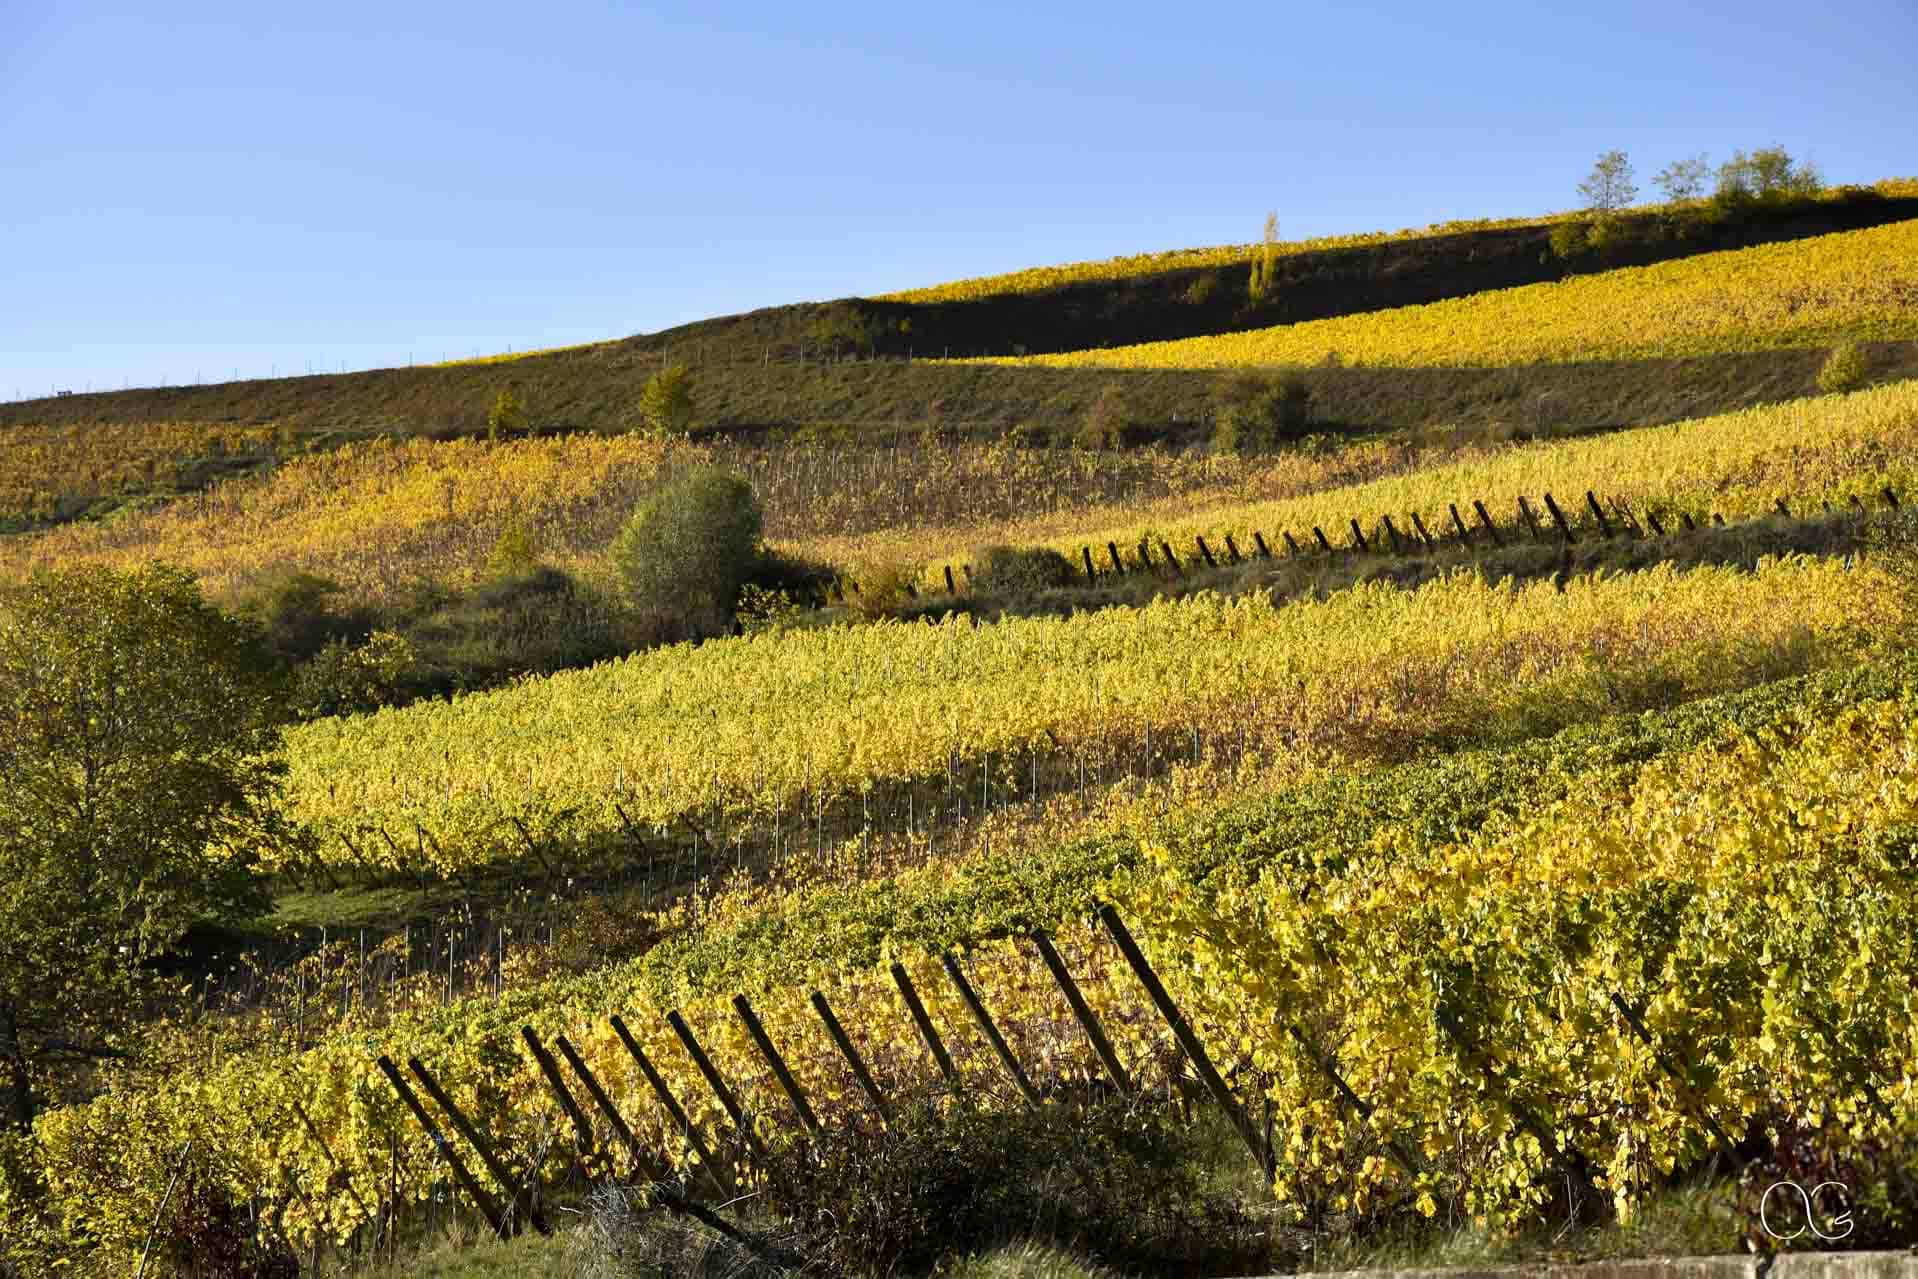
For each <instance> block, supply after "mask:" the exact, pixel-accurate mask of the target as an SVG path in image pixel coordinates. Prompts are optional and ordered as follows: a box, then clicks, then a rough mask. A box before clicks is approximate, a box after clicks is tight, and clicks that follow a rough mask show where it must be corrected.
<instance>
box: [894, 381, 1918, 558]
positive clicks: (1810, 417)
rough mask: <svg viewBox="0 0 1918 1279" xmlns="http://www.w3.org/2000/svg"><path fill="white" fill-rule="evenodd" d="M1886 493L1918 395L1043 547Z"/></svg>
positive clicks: (1840, 400) (1717, 423) (1466, 464)
mask: <svg viewBox="0 0 1918 1279" xmlns="http://www.w3.org/2000/svg"><path fill="white" fill-rule="evenodd" d="M1887 484H1890V485H1892V486H1893V487H1894V488H1896V489H1897V490H1898V491H1900V492H1905V491H1908V490H1911V489H1913V488H1914V487H1918V382H1913V381H1906V382H1895V383H1892V384H1890V385H1888V386H1882V387H1876V388H1873V389H1871V390H1868V391H1858V392H1854V393H1852V394H1850V395H1837V396H1818V397H1815V398H1811V399H1803V400H1792V401H1789V402H1787V403H1784V404H1771V405H1764V406H1761V407H1759V408H1754V409H1746V410H1743V411H1741V412H1737V413H1725V414H1720V415H1718V416H1715V417H1708V418H1699V419H1696V420H1694V421H1689V422H1674V423H1672V424H1670V425H1668V426H1648V427H1639V428H1638V429H1636V430H1631V431H1618V432H1614V433H1612V434H1608V435H1599V436H1587V437H1583V438H1580V439H1573V440H1562V441H1556V442H1551V443H1538V444H1526V445H1520V446H1516V447H1512V448H1508V449H1504V450H1501V451H1499V452H1495V453H1489V454H1482V455H1479V456H1476V457H1471V458H1467V459H1465V460H1462V461H1456V462H1447V463H1445V464H1443V465H1439V466H1435V467H1430V468H1426V469H1420V470H1412V471H1407V472H1405V473H1402V474H1396V475H1387V476H1383V477H1381V478H1379V479H1376V480H1371V481H1368V482H1365V483H1361V484H1353V485H1349V486H1346V487H1342V488H1327V489H1322V490H1319V491H1317V492H1313V493H1307V494H1304V495H1302V496H1299V497H1289V498H1282V499H1279V500H1277V501H1271V502H1257V503H1249V504H1232V505H1219V506H1212V507H1203V508H1199V509H1192V508H1191V506H1190V505H1187V506H1186V507H1184V508H1183V509H1175V508H1174V507H1173V506H1172V505H1171V504H1159V505H1158V506H1156V507H1154V508H1153V509H1151V510H1149V511H1141V512H1139V513H1138V515H1136V516H1134V515H1132V513H1130V512H1127V511H1125V510H1123V509H1114V510H1112V511H1111V512H1110V514H1111V516H1112V517H1113V519H1112V520H1111V522H1109V523H1104V524H1100V525H1093V524H1091V523H1087V524H1085V525H1083V526H1082V527H1081V530H1080V531H1078V532H1075V533H1073V534H1069V535H1066V536H1060V535H1058V533H1057V531H1056V527H1055V528H1054V529H1053V530H1049V532H1050V533H1051V535H1050V536H1048V537H1045V538H1044V539H1042V540H1044V541H1046V542H1048V543H1049V544H1051V545H1053V546H1055V547H1057V548H1058V549H1059V550H1061V551H1064V552H1067V553H1068V554H1069V555H1071V556H1075V557H1076V556H1077V555H1078V553H1079V548H1080V547H1082V546H1091V547H1102V546H1104V545H1105V543H1107V542H1108V541H1110V542H1116V543H1117V544H1118V545H1119V546H1121V547H1131V546H1133V545H1135V544H1136V543H1137V542H1138V540H1139V539H1140V538H1141V537H1143V536H1146V535H1148V534H1150V535H1151V536H1152V537H1154V538H1166V539H1168V540H1172V541H1175V542H1179V543H1182V544H1186V545H1189V544H1190V543H1191V541H1192V539H1193V538H1195V537H1197V536H1202V535H1203V536H1206V537H1210V538H1212V539H1213V540H1214V541H1215V542H1216V541H1217V540H1218V539H1219V538H1220V537H1221V536H1222V535H1223V534H1225V533H1228V532H1229V533H1234V534H1236V535H1237V536H1238V537H1239V538H1240V539H1242V540H1244V541H1246V542H1247V543H1249V542H1250V540H1251V534H1252V532H1253V530H1260V531H1262V532H1263V533H1264V534H1265V536H1266V537H1267V538H1268V539H1270V540H1272V541H1274V542H1276V541H1277V540H1278V537H1279V534H1280V533H1281V532H1282V531H1284V530H1288V529H1289V530H1290V531H1291V532H1292V533H1293V534H1295V535H1296V536H1299V537H1301V538H1305V537H1308V536H1309V534H1310V532H1311V530H1312V528H1313V527H1314V526H1315V525H1316V526H1318V527H1321V528H1323V529H1325V530H1326V531H1327V533H1329V534H1334V535H1336V534H1337V532H1338V531H1339V530H1342V529H1344V528H1345V527H1346V525H1347V521H1349V520H1352V519H1357V520H1359V521H1360V523H1361V525H1362V526H1365V527H1368V528H1369V527H1371V526H1372V525H1373V524H1374V523H1375V522H1376V521H1377V520H1378V519H1379V517H1380V516H1384V515H1390V516H1392V517H1393V518H1394V519H1395V520H1398V521H1400V522H1401V523H1402V524H1403V525H1404V526H1405V527H1406V528H1408V529H1409V528H1410V523H1409V517H1410V515H1411V513H1412V512H1415V511H1416V512H1418V514H1419V515H1420V517H1421V518H1422V519H1423V520H1424V521H1425V523H1426V524H1427V525H1428V526H1429V527H1430V528H1431V529H1432V530H1433V531H1434V532H1441V531H1445V530H1448V529H1449V528H1450V527H1451V514H1450V512H1449V510H1448V509H1447V508H1448V507H1449V506H1450V505H1451V504H1453V503H1456V504H1457V505H1458V506H1459V507H1460V509H1461V510H1462V511H1463V512H1464V513H1465V515H1466V517H1467V518H1468V519H1469V518H1470V516H1471V514H1472V507H1471V503H1472V502H1473V501H1474V500H1479V501H1483V502H1485V503H1486V504H1487V506H1488V507H1491V508H1494V509H1495V510H1496V511H1497V515H1496V518H1497V519H1498V521H1499V522H1500V523H1502V524H1511V523H1512V522H1514V521H1515V520H1516V519H1517V512H1516V510H1515V500H1516V499H1517V498H1518V497H1519V496H1520V495H1521V494H1523V495H1526V496H1528V497H1530V498H1531V499H1532V501H1533V502H1534V504H1536V503H1537V502H1538V500H1539V499H1540V497H1541V495H1543V494H1545V493H1554V494H1557V495H1558V496H1559V497H1560V498H1564V499H1570V501H1571V502H1574V503H1575V502H1579V501H1581V500H1582V498H1583V495H1584V494H1585V492H1586V491H1587V490H1594V491H1596V492H1597V493H1598V494H1600V495H1602V496H1604V497H1606V498H1613V497H1616V498H1618V499H1620V500H1622V501H1627V502H1632V503H1645V504H1650V505H1651V506H1653V507H1654V509H1661V508H1662V509H1664V510H1666V511H1673V510H1688V511H1690V512H1691V513H1692V514H1693V515H1695V516H1697V517H1700V518H1702V517H1704V516H1705V515H1706V514H1707V513H1708V512H1713V511H1715V512H1717V513H1719V514H1721V515H1723V516H1725V517H1726V518H1727V519H1736V518H1739V517H1741V516H1750V515H1756V514H1761V513H1763V512H1766V511H1769V510H1772V509H1774V504H1775V503H1776V502H1777V501H1778V500H1779V499H1780V498H1784V499H1786V501H1787V503H1788V505H1790V506H1791V507H1793V508H1794V509H1802V508H1803V507H1804V506H1806V505H1808V504H1810V505H1815V504H1816V503H1819V502H1823V501H1829V502H1832V503H1833V504H1834V505H1838V504H1843V503H1844V502H1846V501H1847V499H1848V498H1850V497H1851V496H1853V495H1857V496H1860V497H1861V498H1870V497H1872V496H1873V495H1874V494H1876V493H1877V492H1878V491H1879V490H1880V489H1882V488H1883V487H1884V486H1885V485H1887ZM1020 532H1021V529H1020V528H1019V527H1018V526H1016V525H1007V526H1000V527H995V528H992V529H980V530H976V531H975V533H974V538H975V540H978V541H988V540H1016V539H1017V535H1018V534H1019V533H1020ZM928 549H929V548H928ZM961 549H963V548H960V547H951V548H948V549H947V550H946V551H945V554H948V555H951V554H954V553H956V552H957V551H959V550H961Z"/></svg>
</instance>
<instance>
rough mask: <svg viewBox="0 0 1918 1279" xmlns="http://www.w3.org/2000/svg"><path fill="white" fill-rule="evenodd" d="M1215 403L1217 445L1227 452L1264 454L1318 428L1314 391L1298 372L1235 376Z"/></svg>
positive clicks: (1218, 390) (1214, 395)
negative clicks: (1314, 413)
mask: <svg viewBox="0 0 1918 1279" xmlns="http://www.w3.org/2000/svg"><path fill="white" fill-rule="evenodd" d="M1212 405H1213V427H1212V444H1213V447H1214V448H1216V449H1218V450H1219V451H1221V452H1225V453H1262V452H1265V451H1267V450H1269V449H1273V448H1276V447H1278V446H1279V445H1280V444H1282V443H1284V442H1285V441H1287V440H1296V439H1299V438H1300V437H1302V436H1304V435H1305V433H1306V431H1307V430H1308V428H1310V426H1311V424H1312V388H1310V387H1309V386H1307V385H1306V384H1305V382H1304V381H1303V380H1302V379H1300V378H1299V377H1298V376H1297V375H1295V374H1254V373H1239V374H1233V375H1231V376H1228V377H1227V378H1225V379H1224V380H1223V381H1221V382H1219V383H1218V384H1217V386H1215V387H1214V389H1213V393H1212Z"/></svg>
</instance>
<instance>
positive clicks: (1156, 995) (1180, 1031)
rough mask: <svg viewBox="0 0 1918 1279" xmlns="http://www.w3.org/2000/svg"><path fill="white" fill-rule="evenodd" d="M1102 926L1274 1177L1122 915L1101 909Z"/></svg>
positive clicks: (1239, 1111)
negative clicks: (1133, 938) (1127, 928)
mask: <svg viewBox="0 0 1918 1279" xmlns="http://www.w3.org/2000/svg"><path fill="white" fill-rule="evenodd" d="M1099 922H1100V923H1102V924H1104V925H1105V929H1106V932H1107V933H1109V934H1111V936H1112V940H1113V942H1114V943H1115V944H1116V945H1117V946H1118V947H1119V953H1120V954H1122V955H1124V956H1125V961H1126V963H1127V964H1128V965H1130V966H1131V968H1132V973H1133V976H1135V977H1137V978H1138V979H1139V984H1140V985H1141V986H1144V987H1145V991H1146V994H1147V995H1149V996H1150V997H1151V999H1152V1003H1153V1006H1154V1007H1156V1008H1157V1009H1158V1010H1159V1016H1161V1017H1163V1018H1165V1024H1166V1025H1167V1026H1168V1027H1170V1028H1171V1030H1172V1037H1173V1038H1174V1039H1176V1040H1178V1041H1179V1047H1180V1048H1182V1049H1184V1050H1185V1055H1186V1058H1187V1060H1189V1061H1190V1062H1191V1063H1192V1068H1193V1069H1194V1070H1196V1071H1198V1072H1199V1079H1200V1081H1201V1082H1202V1083H1203V1084H1204V1085H1205V1087H1206V1091H1208V1092H1210V1093H1211V1094H1212V1099H1213V1100H1214V1101H1216V1102H1218V1104H1219V1108H1220V1109H1221V1110H1223V1111H1225V1114H1226V1118H1228V1119H1230V1120H1231V1121H1232V1126H1233V1128H1235V1129H1237V1130H1238V1134H1239V1139H1240V1140H1241V1141H1243V1142H1244V1143H1245V1148H1246V1149H1247V1150H1249V1151H1251V1152H1252V1158H1253V1159H1254V1160H1256V1161H1257V1162H1258V1165H1259V1167H1261V1168H1263V1169H1265V1171H1266V1175H1267V1176H1268V1177H1269V1176H1271V1173H1272V1157H1271V1153H1270V1152H1269V1151H1268V1150H1267V1149H1266V1147H1265V1143H1264V1142H1263V1141H1261V1140H1260V1138H1259V1134H1258V1130H1257V1129H1255V1128H1254V1127H1253V1126H1252V1120H1251V1118H1250V1116H1248V1115H1247V1114H1246V1113H1245V1110H1244V1108H1242V1107H1241V1106H1240V1105H1239V1102H1238V1099H1237V1098H1235V1097H1234V1096H1233V1095H1232V1090H1231V1089H1229V1088H1227V1087H1226V1086H1225V1080H1224V1079H1222V1078H1220V1077H1219V1072H1218V1070H1217V1068H1216V1067H1214V1066H1213V1064H1212V1058H1210V1057H1208V1056H1207V1055H1206V1051H1205V1046H1204V1045H1203V1044H1201V1043H1200V1042H1199V1037H1198V1036H1197V1035H1196V1034H1194V1033H1193V1032H1192V1027H1191V1025H1190V1024H1189V1023H1187V1021H1186V1019H1185V1014H1184V1013H1182V1012H1180V1011H1179V1006H1178V1005H1177V1004H1176V1003H1174V1002H1172V996H1171V995H1169V994H1167V993H1166V989H1165V987H1164V986H1163V985H1162V984H1161V983H1160V981H1159V975H1158V974H1157V973H1155V972H1153V971H1152V965H1151V964H1149V963H1147V962H1146V958H1145V952H1144V951H1142V950H1140V949H1139V944H1138V943H1137V942H1135V941H1133V940H1132V934H1131V933H1129V932H1127V931H1126V926H1125V923H1124V922H1123V921H1122V920H1120V918H1119V912H1118V911H1116V910H1114V909H1112V907H1110V906H1101V907H1099Z"/></svg>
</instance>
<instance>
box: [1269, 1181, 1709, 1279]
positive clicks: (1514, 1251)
mask: <svg viewBox="0 0 1918 1279" xmlns="http://www.w3.org/2000/svg"><path fill="white" fill-rule="evenodd" d="M1736 1198H1737V1185H1736V1183H1735V1182H1733V1181H1730V1180H1726V1179H1723V1178H1720V1179H1713V1180H1698V1181H1693V1182H1690V1183H1687V1184H1683V1185H1679V1186H1675V1187H1672V1188H1670V1189H1667V1190H1663V1191H1660V1192H1658V1193H1656V1194H1654V1195H1651V1196H1649V1197H1648V1198H1647V1199H1646V1200H1645V1201H1644V1202H1642V1203H1640V1204H1639V1205H1637V1207H1636V1210H1635V1211H1634V1214H1633V1216H1632V1219H1631V1220H1630V1221H1624V1222H1621V1221H1618V1220H1617V1219H1615V1218H1612V1217H1610V1216H1607V1215H1602V1213H1601V1212H1600V1209H1599V1207H1598V1206H1594V1207H1593V1208H1592V1209H1590V1210H1589V1211H1590V1213H1591V1216H1590V1217H1589V1218H1588V1220H1587V1221H1586V1223H1585V1224H1582V1225H1573V1226H1565V1225H1562V1224H1560V1225H1552V1226H1547V1225H1543V1224H1541V1225H1539V1226H1537V1227H1534V1228H1532V1229H1529V1230H1523V1231H1520V1232H1519V1233H1517V1234H1506V1233H1503V1232H1500V1231H1495V1230H1489V1229H1486V1228H1484V1227H1480V1226H1476V1225H1473V1224H1471V1223H1469V1222H1448V1221H1445V1220H1443V1219H1435V1220H1433V1221H1431V1222H1427V1223H1423V1224H1420V1225H1416V1226H1408V1225H1398V1226H1393V1227H1388V1228H1386V1229H1384V1230H1383V1231H1381V1232H1378V1233H1375V1234H1370V1235H1366V1236H1363V1237H1358V1238H1327V1239H1325V1240H1323V1241H1315V1240H1313V1239H1311V1238H1308V1237H1302V1238H1300V1239H1299V1240H1298V1241H1297V1242H1298V1243H1299V1244H1302V1245H1304V1246H1303V1247H1302V1248H1301V1250H1300V1269H1301V1271H1303V1272H1324V1271H1344V1270H1425V1269H1434V1268H1438V1267H1445V1266H1467V1267H1483V1266H1496V1265H1514V1264H1519V1263H1525V1262H1556V1263H1560V1264H1565V1263H1576V1262H1587V1261H1605V1260H1615V1259H1622V1258H1632V1257H1703V1256H1713V1255H1716V1254H1721V1253H1732V1252H1743V1251H1744V1240H1743V1233H1742V1231H1743V1225H1742V1223H1741V1221H1740V1220H1739V1216H1738V1213H1737V1211H1736V1203H1735V1201H1736Z"/></svg>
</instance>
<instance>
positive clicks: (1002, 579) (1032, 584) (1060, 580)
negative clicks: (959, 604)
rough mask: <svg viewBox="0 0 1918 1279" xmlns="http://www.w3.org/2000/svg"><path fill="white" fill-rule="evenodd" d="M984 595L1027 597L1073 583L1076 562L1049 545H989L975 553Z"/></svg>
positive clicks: (975, 573)
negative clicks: (1074, 563) (1073, 566)
mask: <svg viewBox="0 0 1918 1279" xmlns="http://www.w3.org/2000/svg"><path fill="white" fill-rule="evenodd" d="M972 565H973V568H972V586H973V589H974V590H976V591H978V592H979V593H980V594H982V595H998V596H1013V597H1017V596H1025V595H1032V594H1036V593H1037V592H1039V591H1046V590H1055V589H1057V588H1059V587H1061V586H1070V585H1072V576H1073V575H1072V561H1071V560H1068V559H1067V558H1066V557H1065V556H1063V555H1061V554H1060V553H1059V552H1058V551H1055V550H1053V549H1052V548H1051V547H1049V546H1003V545H1001V546H988V547H984V548H983V549H981V550H978V551H975V552H974V553H973V556H972Z"/></svg>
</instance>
